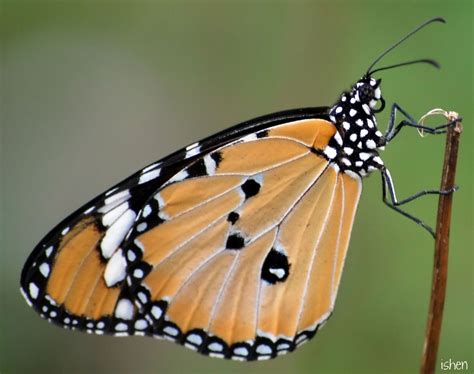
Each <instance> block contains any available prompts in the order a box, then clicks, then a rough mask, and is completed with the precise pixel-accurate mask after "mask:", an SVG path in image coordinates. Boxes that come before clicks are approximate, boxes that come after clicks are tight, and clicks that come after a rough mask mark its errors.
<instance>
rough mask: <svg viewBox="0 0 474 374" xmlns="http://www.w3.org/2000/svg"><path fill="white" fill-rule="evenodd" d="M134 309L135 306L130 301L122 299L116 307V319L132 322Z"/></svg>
mask: <svg viewBox="0 0 474 374" xmlns="http://www.w3.org/2000/svg"><path fill="white" fill-rule="evenodd" d="M133 315H134V308H133V304H132V302H131V301H130V300H129V299H120V300H119V301H118V303H117V306H116V307H115V317H117V318H121V319H125V320H128V321H129V320H131V319H133Z"/></svg>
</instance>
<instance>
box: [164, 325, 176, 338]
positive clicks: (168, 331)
mask: <svg viewBox="0 0 474 374" xmlns="http://www.w3.org/2000/svg"><path fill="white" fill-rule="evenodd" d="M163 332H164V333H166V334H169V335H172V336H177V335H178V333H179V331H178V330H177V329H176V328H174V327H172V326H166V327H165V328H164V329H163Z"/></svg>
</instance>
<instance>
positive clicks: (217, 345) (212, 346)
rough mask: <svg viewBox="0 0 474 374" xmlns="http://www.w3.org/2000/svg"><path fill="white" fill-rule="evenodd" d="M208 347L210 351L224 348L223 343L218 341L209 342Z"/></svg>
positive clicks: (218, 350)
mask: <svg viewBox="0 0 474 374" xmlns="http://www.w3.org/2000/svg"><path fill="white" fill-rule="evenodd" d="M208 348H209V350H210V351H214V352H221V351H222V350H223V349H224V347H223V346H222V344H221V343H217V342H214V343H211V344H209V346H208Z"/></svg>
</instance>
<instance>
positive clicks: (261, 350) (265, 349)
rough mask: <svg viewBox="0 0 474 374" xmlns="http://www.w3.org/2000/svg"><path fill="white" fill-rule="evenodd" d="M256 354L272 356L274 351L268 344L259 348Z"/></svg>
mask: <svg viewBox="0 0 474 374" xmlns="http://www.w3.org/2000/svg"><path fill="white" fill-rule="evenodd" d="M256 352H257V353H258V354H261V355H270V354H272V349H271V348H270V347H269V346H268V345H266V344H260V345H259V346H258V347H257V349H256Z"/></svg>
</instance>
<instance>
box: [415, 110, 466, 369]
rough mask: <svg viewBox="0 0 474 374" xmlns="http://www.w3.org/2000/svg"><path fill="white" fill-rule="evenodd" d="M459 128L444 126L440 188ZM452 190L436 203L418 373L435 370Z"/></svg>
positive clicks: (447, 180)
mask: <svg viewBox="0 0 474 374" xmlns="http://www.w3.org/2000/svg"><path fill="white" fill-rule="evenodd" d="M457 119H459V117H458V115H457V113H454V112H451V113H449V121H455V120H457ZM461 132H462V125H461V122H460V121H459V122H456V125H455V126H454V127H450V128H449V129H448V135H447V137H446V148H445V154H444V165H443V174H442V176H441V190H443V191H446V190H450V189H452V188H453V187H454V177H455V174H456V161H457V156H458V148H459V138H460V135H461ZM452 202H453V194H448V195H440V197H439V204H438V219H437V223H436V241H435V253H434V264H433V281H432V285H431V300H430V307H429V312H428V323H427V327H426V335H425V344H424V347H423V356H422V361H421V369H420V373H421V374H432V373H434V372H435V366H436V355H437V353H438V346H439V337H440V333H441V324H442V320H443V307H444V299H445V295H446V280H447V276H448V253H449V228H450V226H451V207H452Z"/></svg>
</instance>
